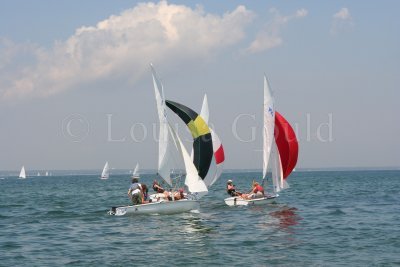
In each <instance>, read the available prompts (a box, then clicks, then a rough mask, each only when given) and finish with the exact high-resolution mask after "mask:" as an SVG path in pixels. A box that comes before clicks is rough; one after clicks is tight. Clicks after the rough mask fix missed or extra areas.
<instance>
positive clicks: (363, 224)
mask: <svg viewBox="0 0 400 267" xmlns="http://www.w3.org/2000/svg"><path fill="white" fill-rule="evenodd" d="M260 175H261V174H260V173H257V172H243V173H241V172H236V173H224V174H223V175H222V177H221V178H220V180H219V181H218V182H217V183H216V184H215V185H213V187H212V188H211V190H210V192H209V194H208V195H207V196H206V197H204V198H203V199H202V200H201V208H200V210H199V212H198V213H183V214H174V215H142V216H137V215H136V216H121V217H116V216H110V215H108V214H107V211H108V210H109V208H110V207H111V206H115V205H120V204H128V203H129V201H128V199H127V197H126V192H127V189H128V187H129V184H130V178H129V175H128V174H126V175H114V176H113V175H111V177H110V179H108V180H100V179H99V177H98V175H54V176H51V177H32V178H28V179H25V180H19V179H17V178H16V177H9V176H6V175H1V174H0V177H1V178H0V193H1V194H0V200H1V201H0V266H126V265H129V266H192V265H193V266H207V265H209V266H217V265H218V266H395V265H400V205H399V204H400V171H335V172H334V171H331V172H324V171H319V172H295V173H293V174H292V175H291V176H290V177H289V184H290V186H291V188H289V189H287V190H285V191H283V192H282V193H281V195H280V197H279V198H278V199H277V201H276V203H272V204H270V205H266V206H261V207H260V206H257V207H228V206H226V205H225V204H224V201H223V199H224V198H225V197H227V195H226V193H225V182H226V180H227V179H233V180H234V182H235V184H236V186H237V188H238V189H239V190H240V189H241V190H244V189H249V187H250V184H251V181H252V179H254V178H257V177H260ZM152 179H153V175H143V176H142V178H141V180H142V182H144V183H147V184H148V185H150V183H151V181H152Z"/></svg>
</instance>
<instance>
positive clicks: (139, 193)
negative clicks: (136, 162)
mask: <svg viewBox="0 0 400 267" xmlns="http://www.w3.org/2000/svg"><path fill="white" fill-rule="evenodd" d="M128 196H129V198H130V200H131V201H132V204H133V205H138V204H142V203H143V188H142V185H141V184H140V183H139V179H138V178H137V177H135V178H132V184H131V186H130V187H129V190H128Z"/></svg>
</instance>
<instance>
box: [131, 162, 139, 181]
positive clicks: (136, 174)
mask: <svg viewBox="0 0 400 267" xmlns="http://www.w3.org/2000/svg"><path fill="white" fill-rule="evenodd" d="M138 177H140V174H139V163H136V167H135V169H134V170H133V172H132V178H138Z"/></svg>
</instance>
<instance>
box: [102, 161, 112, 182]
mask: <svg viewBox="0 0 400 267" xmlns="http://www.w3.org/2000/svg"><path fill="white" fill-rule="evenodd" d="M109 176H110V174H109V167H108V161H107V162H106V164H105V165H104V168H103V171H102V172H101V178H103V179H107V178H108V177H109Z"/></svg>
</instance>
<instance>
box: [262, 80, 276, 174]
mask: <svg viewBox="0 0 400 267" xmlns="http://www.w3.org/2000/svg"><path fill="white" fill-rule="evenodd" d="M263 110H264V112H263V113H264V127H263V179H264V178H265V176H266V175H267V169H268V162H269V158H270V155H271V149H272V145H273V142H274V130H275V108H274V98H273V95H272V92H271V87H270V85H269V82H268V79H267V77H266V76H265V75H264V109H263Z"/></svg>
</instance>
